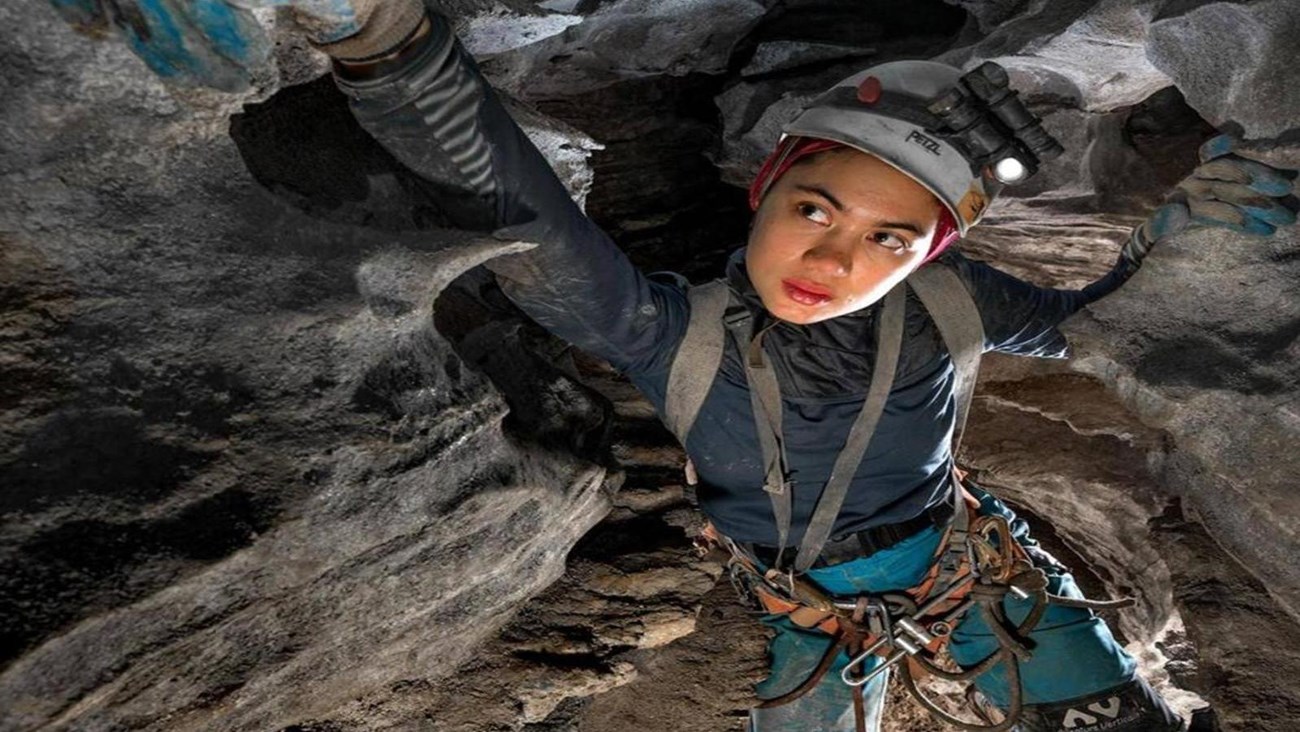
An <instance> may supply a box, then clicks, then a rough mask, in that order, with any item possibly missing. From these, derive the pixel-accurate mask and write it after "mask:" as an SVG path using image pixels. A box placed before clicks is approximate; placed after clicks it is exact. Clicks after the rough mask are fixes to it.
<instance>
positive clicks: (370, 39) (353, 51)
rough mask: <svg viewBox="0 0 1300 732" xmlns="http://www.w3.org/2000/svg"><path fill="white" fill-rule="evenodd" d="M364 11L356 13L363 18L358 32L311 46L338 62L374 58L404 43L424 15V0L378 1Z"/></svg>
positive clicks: (413, 33)
mask: <svg viewBox="0 0 1300 732" xmlns="http://www.w3.org/2000/svg"><path fill="white" fill-rule="evenodd" d="M357 4H358V5H360V4H362V3H357ZM367 10H368V11H369V12H367V13H364V14H363V13H361V12H358V16H361V17H362V18H363V20H362V24H361V30H360V31H358V32H357V33H355V34H353V35H350V36H348V37H347V38H343V39H340V40H337V41H334V42H332V43H312V45H313V46H315V47H316V48H318V49H320V50H321V51H324V52H325V53H327V54H329V56H330V57H331V58H334V59H335V60H337V61H342V62H345V63H365V62H368V61H374V60H378V59H381V58H383V57H385V56H388V55H389V54H391V53H393V52H394V51H397V50H399V49H400V48H401V47H402V46H404V45H405V44H406V42H407V41H409V40H410V39H411V37H412V36H414V35H415V32H416V31H417V30H418V29H419V27H420V23H421V21H423V20H424V18H425V10H424V3H422V2H421V1H420V0H377V1H376V2H373V3H372V4H371V7H369V8H367Z"/></svg>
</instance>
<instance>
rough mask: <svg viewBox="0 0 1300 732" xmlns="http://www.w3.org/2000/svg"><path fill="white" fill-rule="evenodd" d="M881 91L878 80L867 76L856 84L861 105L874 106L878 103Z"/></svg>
mask: <svg viewBox="0 0 1300 732" xmlns="http://www.w3.org/2000/svg"><path fill="white" fill-rule="evenodd" d="M882 91H883V89H882V88H881V86H880V79H877V78H876V77H874V76H868V77H867V78H865V79H863V80H862V83H861V84H858V101H860V102H862V103H863V104H875V103H876V102H878V101H880V94H881V92H882Z"/></svg>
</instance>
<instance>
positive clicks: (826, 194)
mask: <svg viewBox="0 0 1300 732" xmlns="http://www.w3.org/2000/svg"><path fill="white" fill-rule="evenodd" d="M795 188H798V189H799V190H801V191H804V192H807V193H816V194H817V195H819V196H821V197H822V198H825V199H826V200H827V201H830V202H831V205H832V206H834V207H835V208H836V210H838V211H843V210H844V204H842V203H840V199H838V198H836V197H835V196H832V195H831V192H830V191H828V190H826V189H825V188H822V187H821V186H810V185H804V184H803V183H799V184H798V185H796V186H795Z"/></svg>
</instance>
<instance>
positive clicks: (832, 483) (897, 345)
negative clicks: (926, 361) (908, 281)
mask: <svg viewBox="0 0 1300 732" xmlns="http://www.w3.org/2000/svg"><path fill="white" fill-rule="evenodd" d="M906 306H907V289H906V288H905V287H903V285H901V284H900V285H898V286H897V287H895V288H894V289H892V290H890V291H889V294H887V295H885V302H884V310H883V311H882V312H881V314H880V327H879V330H878V331H877V334H876V361H875V365H874V366H873V367H872V370H871V386H870V387H869V388H868V390H867V398H866V399H865V400H864V401H863V403H862V411H861V412H858V418H857V419H856V420H854V422H853V427H851V428H850V429H849V436H848V439H847V440H845V441H844V449H843V450H841V451H840V454H839V456H838V457H837V458H835V466H834V467H832V468H831V477H830V480H828V481H826V487H825V488H823V489H822V494H821V497H820V498H818V499H817V508H816V509H815V510H814V511H813V515H812V518H811V519H809V521H808V528H807V529H806V530H805V531H804V535H803V541H802V542H800V544H799V551H798V552H797V553H796V554H795V556H794V561H795V564H794V569H795V571H796V572H805V571H807V570H808V569H809V568H810V567H812V565H813V562H815V561H817V557H818V556H820V555H821V553H822V547H823V546H824V545H825V544H826V540H827V539H829V538H830V535H831V529H832V528H834V526H835V519H836V517H837V516H839V514H840V507H841V506H843V505H844V498H845V496H847V495H848V493H849V484H850V483H852V481H853V476H854V475H855V474H856V473H857V472H858V465H859V464H860V463H861V462H862V457H863V455H865V454H866V453H867V446H868V445H869V444H871V436H872V434H874V433H875V431H876V425H877V424H878V423H879V422H880V415H881V414H883V413H884V411H885V402H887V401H889V391H890V389H892V388H893V386H894V374H895V373H896V372H897V370H898V357H899V355H900V353H901V352H902V347H903V324H904V321H905V316H906Z"/></svg>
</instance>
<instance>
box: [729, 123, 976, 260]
mask: <svg viewBox="0 0 1300 732" xmlns="http://www.w3.org/2000/svg"><path fill="white" fill-rule="evenodd" d="M839 147H848V146H847V145H845V144H843V143H839V142H835V141H834V140H820V139H818V138H815V137H787V138H785V139H784V140H782V141H781V143H780V144H779V145H777V146H776V149H775V150H773V151H772V154H771V155H768V156H767V160H764V161H763V167H762V168H759V171H758V176H757V177H756V178H754V182H753V183H752V184H751V185H750V186H749V208H750V210H751V211H757V210H758V204H760V203H762V201H763V196H764V195H766V194H767V191H768V189H769V188H771V187H772V185H773V184H774V183H776V181H777V179H778V178H780V177H781V176H782V175H785V172H786V171H787V170H789V169H790V166H792V165H794V164H795V163H796V162H798V161H799V160H800V159H801V158H805V157H808V156H809V155H812V154H814V153H819V152H823V151H825V150H834V149H835V148H839ZM939 210H940V213H939V223H938V225H936V226H935V227H934V237H933V238H932V239H931V240H930V252H929V253H928V254H926V255H925V262H929V261H931V260H933V259H934V258H936V257H938V256H939V255H940V254H943V251H944V250H945V249H947V248H948V247H950V246H952V245H953V243H954V242H956V241H957V240H958V239H960V238H961V233H960V232H959V231H958V229H957V220H956V219H954V218H953V215H952V212H951V211H949V210H948V207H947V206H940V207H939ZM925 262H922V264H925Z"/></svg>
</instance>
